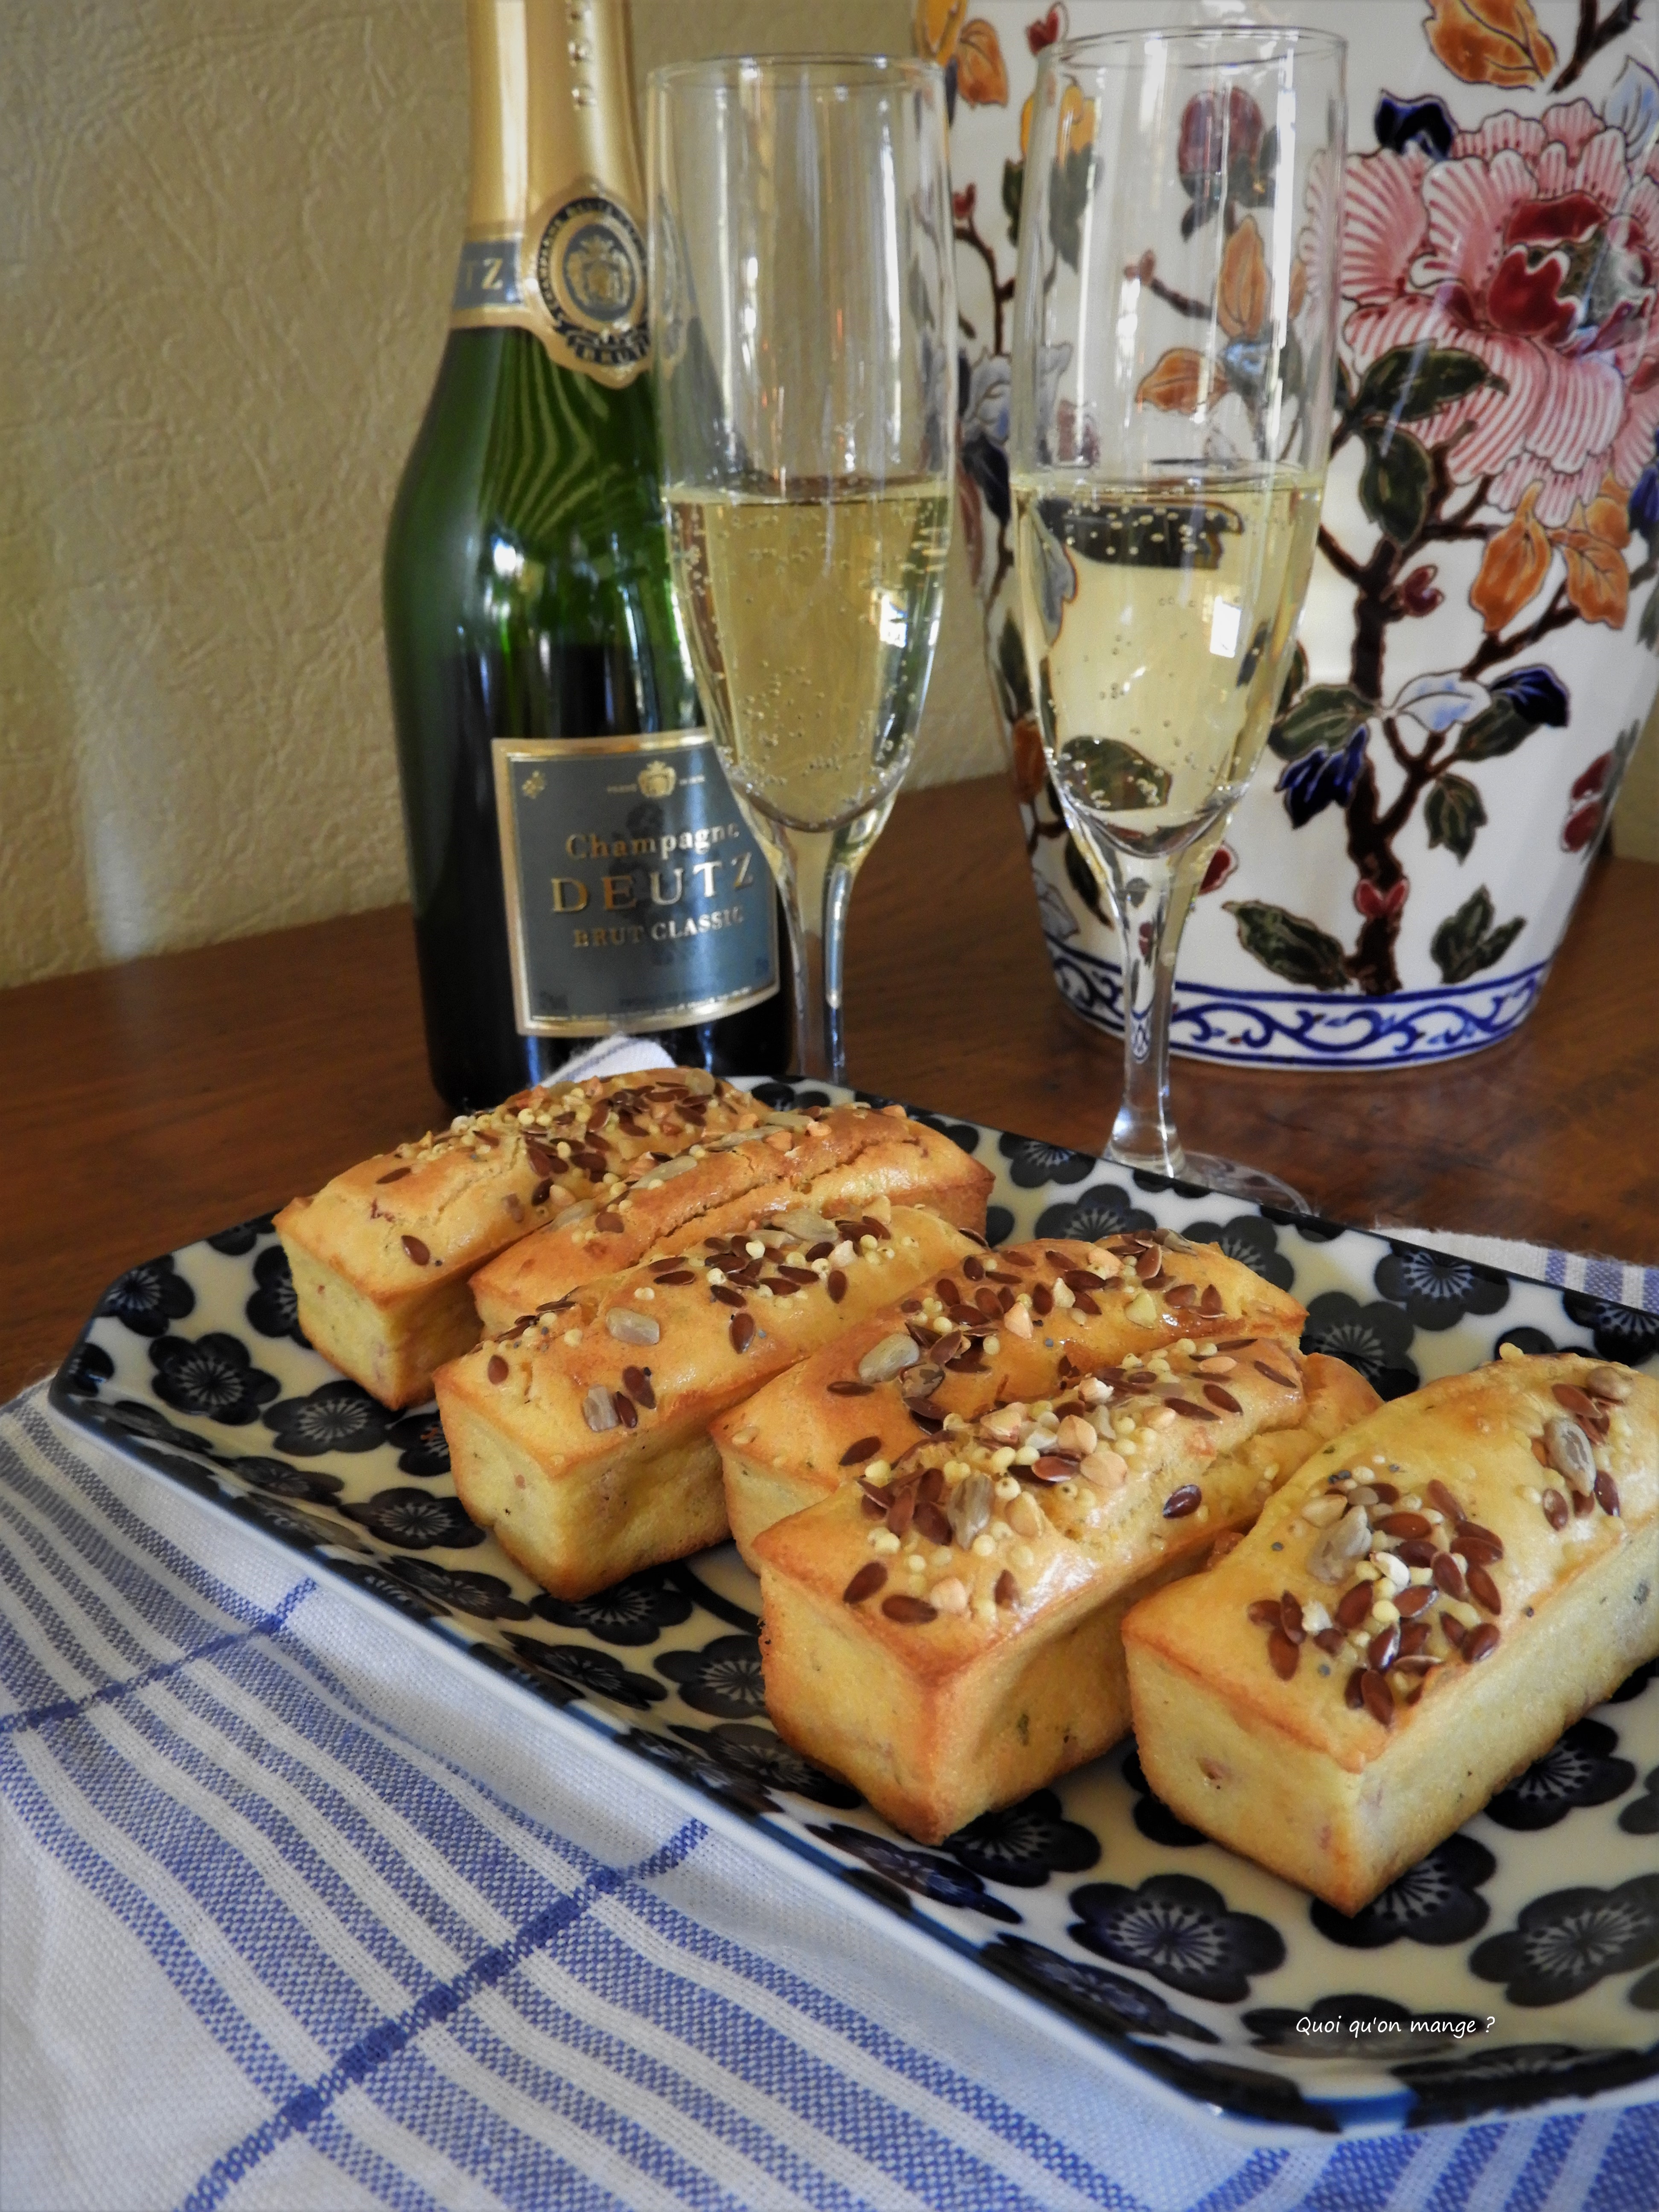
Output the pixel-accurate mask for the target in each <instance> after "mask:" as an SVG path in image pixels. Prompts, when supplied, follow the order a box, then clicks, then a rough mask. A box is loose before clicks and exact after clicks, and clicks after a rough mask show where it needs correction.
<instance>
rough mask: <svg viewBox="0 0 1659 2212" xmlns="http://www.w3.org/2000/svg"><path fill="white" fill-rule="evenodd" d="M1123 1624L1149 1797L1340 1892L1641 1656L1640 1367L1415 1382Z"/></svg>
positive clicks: (1458, 1806) (1496, 1775)
mask: <svg viewBox="0 0 1659 2212" xmlns="http://www.w3.org/2000/svg"><path fill="white" fill-rule="evenodd" d="M1124 1638H1125V1642H1126V1644H1127V1650H1128V1655H1129V1680H1130V1686H1131V1690H1132V1692H1133V1700H1134V1725H1135V1735H1136V1739H1137V1741H1138V1743H1139V1750H1140V1759H1141V1764H1142V1765H1143V1766H1144V1767H1145V1769H1146V1776H1147V1778H1148V1780H1149V1781H1150V1782H1151V1784H1152V1787H1153V1789H1154V1790H1157V1792H1158V1795H1159V1796H1160V1797H1162V1798H1163V1799H1164V1802H1166V1803H1167V1804H1168V1805H1170V1807H1171V1808H1173V1809H1174V1811H1175V1812H1176V1814H1179V1815H1180V1817H1181V1818H1182V1820H1189V1821H1191V1822H1192V1824H1193V1825H1194V1826H1195V1827H1199V1828H1202V1829H1203V1830H1204V1832H1206V1834H1207V1835H1210V1836H1213V1837H1214V1838H1216V1839H1217V1840H1218V1842H1220V1843H1225V1844H1229V1845H1230V1846H1231V1848H1232V1849H1233V1850H1237V1851H1242V1852H1243V1853H1244V1854H1245V1855H1246V1856H1247V1857H1250V1858H1254V1859H1258V1860H1260V1861H1261V1863H1262V1864H1263V1865H1264V1866H1267V1867H1271V1868H1272V1869H1273V1870H1274V1872H1275V1873H1278V1874H1281V1875H1284V1876H1285V1878H1286V1880H1288V1881H1293V1882H1296V1883H1297V1884H1299V1885H1300V1887H1303V1888H1304V1889H1309V1890H1312V1891H1313V1892H1314V1893H1315V1894H1316V1895H1317V1896H1319V1897H1322V1898H1324V1899H1327V1901H1328V1903H1330V1904H1332V1905H1335V1906H1336V1907H1337V1909H1338V1910H1339V1911H1343V1912H1350V1913H1352V1912H1357V1911H1358V1910H1359V1909H1360V1907H1361V1906H1362V1905H1365V1904H1366V1903H1368V1902H1369V1900H1370V1899H1371V1898H1373V1897H1375V1896H1376V1893H1377V1892H1378V1891H1379V1890H1381V1889H1383V1887H1385V1886H1386V1885H1387V1884H1388V1883H1389V1882H1390V1881H1393V1880H1394V1878H1395V1875H1398V1874H1400V1873H1401V1870H1402V1869H1405V1868H1407V1867H1409V1866H1412V1865H1413V1864H1414V1863H1416V1862H1417V1861H1418V1860H1419V1859H1420V1858H1421V1857H1423V1855H1424V1854H1425V1852H1426V1851H1428V1850H1431V1849H1432V1848H1433V1846H1434V1845H1435V1844H1437V1843H1438V1842H1440V1841H1441V1839H1442V1838H1443V1837H1445V1836H1448V1835H1449V1834H1450V1833H1451V1832H1452V1831H1453V1830H1454V1829H1455V1828H1456V1827H1458V1826H1461V1825H1462V1822H1464V1821H1465V1820H1468V1819H1469V1818H1470V1817H1471V1815H1472V1814H1475V1813H1478V1812H1479V1811H1480V1808H1481V1807H1482V1806H1483V1805H1484V1804H1485V1803H1486V1800H1487V1799H1488V1797H1490V1796H1491V1795H1492V1792H1493V1791H1494V1790H1498V1789H1499V1788H1501V1787H1502V1786H1503V1784H1504V1783H1505V1782H1506V1781H1508V1780H1509V1779H1510V1777H1511V1776H1512V1775H1515V1774H1516V1773H1519V1772H1520V1771H1522V1769H1523V1768H1524V1767H1526V1766H1528V1765H1530V1763H1531V1762H1532V1761H1533V1760H1534V1759H1536V1758H1538V1757H1539V1755H1540V1754H1541V1753H1543V1752H1545V1751H1547V1749H1548V1748H1549V1747H1550V1746H1551V1745H1552V1744H1553V1742H1554V1741H1556V1739H1557V1737H1558V1736H1559V1735H1560V1733H1561V1731H1562V1729H1565V1728H1566V1727H1567V1726H1569V1725H1570V1724H1571V1723H1572V1722H1573V1721H1575V1720H1577V1717H1579V1715H1580V1714H1581V1713H1583V1711H1585V1710H1586V1708H1587V1707H1589V1706H1590V1705H1595V1704H1596V1703H1597V1702H1598V1701H1599V1700H1600V1699H1603V1698H1605V1697H1606V1696H1607V1694H1608V1692H1610V1691H1611V1690H1613V1689H1614V1688H1615V1687H1616V1686H1618V1684H1619V1683H1620V1681H1621V1680H1623V1679H1624V1677H1625V1676H1626V1674H1628V1673H1629V1672H1630V1670H1631V1669H1632V1668H1633V1667H1635V1666H1638V1664H1640V1663H1641V1662H1643V1661H1644V1660H1645V1659H1649V1658H1651V1657H1652V1656H1654V1655H1655V1654H1656V1652H1659V1384H1656V1383H1654V1382H1653V1381H1652V1380H1650V1378H1648V1377H1646V1376H1639V1375H1636V1374H1632V1372H1631V1371H1630V1370H1628V1369H1626V1368H1620V1367H1613V1366H1608V1365H1605V1364H1598V1363H1596V1362H1595V1361H1594V1360H1592V1359H1589V1358H1579V1357H1576V1356H1573V1355H1571V1354H1561V1355H1559V1356H1551V1357H1547V1358H1522V1357H1520V1356H1519V1355H1518V1354H1517V1355H1516V1356H1515V1357H1513V1358H1510V1357H1508V1356H1506V1357H1505V1358H1504V1359H1502V1360H1500V1361H1498V1362H1497V1363H1495V1364H1492V1366H1489V1367H1483V1368H1480V1369H1478V1370H1476V1371H1475V1372H1474V1374H1472V1375H1459V1376H1449V1377H1448V1378H1446V1379H1445V1380H1443V1381H1441V1382H1437V1383H1430V1384H1429V1385H1428V1386H1427V1388H1426V1389H1422V1390H1419V1391H1418V1392H1417V1393H1415V1395H1413V1396H1412V1397H1409V1398H1401V1399H1397V1400H1396V1401H1395V1402H1394V1403H1393V1404H1391V1405H1389V1406H1385V1407H1383V1409H1382V1410H1381V1411H1380V1412H1378V1413H1374V1414H1373V1415H1372V1416H1371V1417H1370V1419H1368V1420H1365V1421H1364V1422H1362V1423H1361V1424H1360V1425H1359V1426H1358V1427H1357V1428H1354V1429H1352V1430H1350V1431H1348V1432H1347V1433H1346V1435H1344V1436H1342V1437H1340V1438H1338V1439H1337V1440H1336V1441H1335V1442H1334V1443H1332V1444H1330V1445H1328V1447H1326V1448H1325V1449H1322V1450H1321V1451H1320V1452H1319V1453H1318V1454H1317V1455H1316V1457H1315V1459H1314V1460H1313V1461H1312V1462H1310V1464H1309V1465H1307V1466H1306V1467H1304V1468H1303V1469H1302V1470H1301V1472H1300V1473H1299V1474H1297V1476H1295V1477H1294V1478H1293V1479H1292V1480H1291V1482H1289V1483H1288V1484H1287V1485H1286V1486H1285V1488H1284V1489H1283V1490H1281V1491H1280V1492H1279V1494H1278V1495H1277V1496H1276V1497H1274V1498H1273V1500H1272V1501H1271V1503H1270V1504H1268V1505H1267V1509H1266V1510H1265V1511H1264V1512H1263V1514H1262V1516H1261V1520H1260V1521H1259V1522H1257V1524H1256V1526H1255V1529H1254V1530H1253V1531H1252V1532H1251V1534H1249V1536H1247V1537H1246V1538H1245V1539H1244V1541H1243V1543H1241V1544H1240V1545H1239V1546H1238V1547H1237V1549H1236V1550H1235V1551H1233V1552H1232V1553H1230V1555H1229V1556H1228V1557H1227V1558H1226V1559H1223V1560H1222V1561H1221V1562H1220V1563H1219V1564H1218V1565H1217V1566H1216V1567H1215V1568H1214V1569H1213V1570H1212V1571H1211V1572H1210V1573H1209V1574H1207V1575H1205V1576H1202V1577H1199V1578H1198V1579H1197V1580H1196V1581H1194V1582H1193V1583H1190V1584H1186V1585H1182V1587H1180V1588H1178V1589H1169V1590H1163V1591H1160V1592H1159V1593H1158V1595H1156V1596H1155V1597H1152V1598H1149V1599H1148V1600H1147V1601H1146V1603H1145V1604H1144V1605H1141V1606H1139V1607H1137V1608H1136V1609H1135V1611H1134V1612H1133V1613H1132V1614H1131V1615H1130V1616H1129V1618H1128V1620H1127V1622H1126V1624H1125V1627H1124Z"/></svg>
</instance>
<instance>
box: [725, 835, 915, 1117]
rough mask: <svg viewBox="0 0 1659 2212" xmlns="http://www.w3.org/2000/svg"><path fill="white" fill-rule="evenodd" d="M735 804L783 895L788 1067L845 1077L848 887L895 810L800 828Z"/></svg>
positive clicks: (827, 1078) (825, 1078)
mask: <svg viewBox="0 0 1659 2212" xmlns="http://www.w3.org/2000/svg"><path fill="white" fill-rule="evenodd" d="M738 805H739V806H740V807H741V808H742V810H743V813H744V818H745V819H746V820H747V822H748V823H749V826H750V829H752V830H753V831H754V833H755V836H756V838H757V841H758V842H759V844H760V846H761V848H762V849H763V852H764V853H765V854H766V858H767V862H768V865H769V866H770V868H771V871H772V873H773V875H774V876H775V878H777V883H778V888H779V889H780V890H781V892H782V893H783V911H784V915H785V918H786V920H787V922H788V925H789V949H790V951H791V953H792V954H793V964H794V973H795V1042H794V1052H793V1064H792V1066H791V1070H790V1072H791V1073H792V1074H793V1075H796V1076H811V1077H815V1078H817V1079H818V1080H819V1081H821V1082H829V1083H845V1082H846V1080H847V1048H846V1044H845V1041H844V1039H843V1037H842V956H843V951H844V948H845V945H846V941H847V909H848V905H849V904H850V903H851V901H852V896H853V885H854V882H855V881H856V879H857V877H858V872H859V870H860V867H862V866H863V865H864V860H865V856H866V854H867V853H868V852H869V850H870V848H871V847H872V845H873V844H874V843H875V842H876V839H877V838H878V836H880V834H881V831H882V829H883V828H884V825H885V823H886V820H887V817H888V815H889V814H890V812H891V811H892V806H893V801H892V799H891V798H890V797H889V798H886V799H882V800H880V801H879V802H878V804H877V805H874V806H872V807H869V808H867V809H866V811H864V812H863V813H861V814H857V815H854V817H853V819H852V820H851V821H850V822H843V823H838V824H837V825H836V827H835V828H834V829H794V828H793V827H791V826H790V825H788V824H787V823H781V822H775V821H772V820H771V819H769V817H767V816H766V815H763V813H761V811H760V810H759V809H758V808H757V807H754V806H751V805H746V804H745V803H744V801H743V800H742V799H739V800H738Z"/></svg>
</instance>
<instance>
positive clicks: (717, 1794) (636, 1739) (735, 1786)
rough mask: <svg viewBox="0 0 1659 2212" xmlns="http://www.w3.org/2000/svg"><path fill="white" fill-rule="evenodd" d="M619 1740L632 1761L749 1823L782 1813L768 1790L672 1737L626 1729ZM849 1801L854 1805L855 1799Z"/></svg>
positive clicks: (759, 1732)
mask: <svg viewBox="0 0 1659 2212" xmlns="http://www.w3.org/2000/svg"><path fill="white" fill-rule="evenodd" d="M720 1725H721V1726H722V1727H723V1728H740V1727H743V1726H744V1725H745V1723H743V1722H733V1721H723V1722H722V1723H720ZM767 1732H768V1731H766V1730H764V1729H756V1730H755V1733H756V1734H757V1735H764V1734H766V1733H767ZM684 1733H685V1734H687V1735H692V1736H696V1737H698V1738H699V1739H701V1737H702V1735H703V1734H704V1731H702V1730H701V1729H687V1730H685V1731H684ZM707 1733H708V1735H713V1734H714V1730H713V1729H709V1730H708V1731H707ZM620 1741H621V1743H622V1746H623V1749H624V1750H626V1751H631V1752H632V1753H633V1754H634V1756H635V1758H636V1759H644V1760H645V1762H646V1764H647V1765H648V1766H660V1767H662V1768H664V1769H665V1770H666V1771H667V1772H668V1773H670V1774H671V1775H673V1776H674V1777H675V1778H676V1779H677V1780H678V1781H681V1782H685V1783H689V1784H690V1786H691V1787H692V1788H693V1789H694V1790H702V1791H704V1792H705V1793H706V1794H707V1795H708V1796H710V1797H713V1798H714V1799H716V1800H717V1801H718V1802H720V1804H722V1805H729V1806H730V1807H731V1808H732V1810H733V1811H734V1812H738V1813H743V1814H747V1815H748V1816H749V1817H750V1819H751V1820H755V1819H758V1818H759V1816H760V1815H761V1814H763V1813H777V1812H781V1810H782V1808H781V1806H780V1805H779V1803H778V1801H777V1799H776V1798H775V1796H773V1795H772V1793H771V1791H770V1790H767V1789H764V1788H763V1787H762V1786H761V1785H760V1784H758V1783H755V1782H751V1781H749V1780H746V1779H744V1778H742V1777H740V1776H734V1775H732V1774H728V1773H727V1772H726V1769H725V1767H724V1766H723V1765H721V1764H720V1762H719V1761H718V1760H717V1759H715V1758H714V1756H713V1754H712V1753H707V1754H705V1753H701V1752H699V1751H698V1750H697V1749H696V1747H695V1746H694V1745H692V1744H689V1743H678V1742H677V1741H675V1739H674V1738H673V1737H672V1736H671V1735H653V1734H652V1733H651V1731H650V1730H648V1729H629V1730H628V1731H627V1733H626V1734H625V1735H623V1736H622V1737H621V1738H620ZM853 1802H854V1804H856V1803H857V1802H858V1800H857V1798H856V1797H854V1800H853Z"/></svg>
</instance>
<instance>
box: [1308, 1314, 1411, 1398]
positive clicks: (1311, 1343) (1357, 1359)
mask: <svg viewBox="0 0 1659 2212" xmlns="http://www.w3.org/2000/svg"><path fill="white" fill-rule="evenodd" d="M1415 1334H1417V1332H1416V1329H1415V1328H1413V1324H1412V1320H1411V1316H1409V1315H1408V1314H1406V1313H1403V1312H1401V1309H1400V1308H1399V1307H1398V1306H1396V1305H1389V1304H1387V1303H1386V1302H1385V1301H1383V1300H1381V1299H1379V1300H1378V1301H1377V1302H1376V1304H1374V1305H1364V1306H1362V1305H1361V1304H1360V1303H1359V1301H1358V1298H1352V1297H1349V1296H1348V1293H1347V1292H1346V1291H1321V1292H1320V1294H1319V1296H1318V1297H1316V1298H1315V1299H1314V1300H1313V1302H1312V1303H1311V1304H1310V1306H1309V1308H1308V1325H1307V1327H1306V1328H1304V1330H1303V1332H1302V1349H1303V1350H1304V1352H1329V1353H1331V1354H1332V1355H1333V1356H1334V1358H1338V1359H1346V1361H1347V1363H1348V1364H1349V1366H1350V1367H1357V1368H1358V1370H1359V1371H1360V1373H1361V1374H1362V1375H1364V1377H1365V1380H1366V1381H1367V1382H1368V1383H1370V1386H1371V1388H1372V1389H1374V1390H1375V1391H1376V1395H1377V1396H1378V1397H1379V1398H1404V1397H1407V1396H1409V1395H1410V1394H1411V1393H1412V1391H1413V1390H1415V1389H1417V1387H1418V1384H1419V1381H1420V1380H1421V1377H1420V1376H1419V1374H1418V1371H1417V1366H1416V1363H1415V1362H1414V1361H1413V1358H1412V1357H1411V1347H1412V1339H1413V1337H1414V1336H1415Z"/></svg>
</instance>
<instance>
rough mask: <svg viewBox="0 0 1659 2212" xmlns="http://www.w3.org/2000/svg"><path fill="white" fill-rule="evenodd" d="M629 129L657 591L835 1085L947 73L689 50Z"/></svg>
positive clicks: (950, 412)
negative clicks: (644, 219)
mask: <svg viewBox="0 0 1659 2212" xmlns="http://www.w3.org/2000/svg"><path fill="white" fill-rule="evenodd" d="M648 127H649V135H650V184H649V197H650V202H651V291H652V301H651V313H652V320H653V325H654V328H655V334H656V343H655V356H654V364H653V377H654V380H655V387H656V398H657V409H658V415H659V422H660V424H661V429H662V447H663V465H664V479H665V498H666V503H667V507H668V516H669V532H670V545H671V553H672V558H673V568H674V588H675V595H676V599H677V601H678V607H679V611H680V616H681V619H682V621H683V623H684V628H685V631H686V634H687V636H688V639H689V641H690V649H691V656H692V661H693V665H694V666H695V668H696V673H697V682H698V686H699V688H700V690H701V691H702V698H703V703H704V708H705V711H706V712H707V714H708V717H709V722H710V726H711V727H712V729H713V731H714V739H715V743H716V744H717V745H718V746H719V748H720V757H721V759H722V761H723V763H724V764H725V767H726V775H727V777H728V779H729V780H730V782H731V784H732V790H733V792H734V793H735V794H736V797H737V800H738V805H739V806H740V807H741V808H742V810H743V812H744V817H745V818H746V820H747V821H748V823H749V825H750V829H752V830H753V832H754V834H755V836H756V838H757V841H758V842H759V843H760V845H761V847H762V849H763V851H764V853H765V854H766V856H767V859H768V860H769V863H770V865H771V867H772V871H773V873H774V874H775V877H776V878H777V881H778V884H779V887H780V889H781V891H782V893H783V900H784V908H785V912H786V914H787V917H788V924H789V933H790V941H791V949H792V951H793V955H794V961H793V966H794V977H795V1046H794V1068H795V1072H796V1073H798V1074H801V1075H809V1076H828V1077H830V1078H832V1079H836V1080H841V1079H842V1078H843V1076H844V1073H845V1055H844V1048H843V1042H842V939H843V934H844V931H845V927H846V920H847V908H848V900H849V898H850V896H851V894H852V889H853V882H854V877H855V876H856V875H857V872H858V870H859V868H860V865H861V864H862V862H863V860H864V859H865V856H866V854H868V852H869V851H870V848H871V847H872V845H873V844H874V842H875V841H876V839H877V837H878V836H879V835H880V834H881V831H882V829H883V828H884V825H885V823H886V820H887V817H888V815H889V813H890V811H891V810H892V805H893V800H894V798H895V797H896V793H897V791H898V787H899V785H900V784H901V782H902V781H903V778H904V773H905V770H906V769H907V768H908V766H909V763H910V757H911V754H912V751H913V750H914V749H915V735H916V725H917V723H918V721H919V720H920V719H921V708H922V702H923V699H924V698H925V696H926V695H927V678H928V676H929V673H930V671H931V670H932V667H933V646H934V641H935V639H936V637H937V635H938V630H939V605H940V600H941V597H942V594H943V591H944V583H945V553H946V550H947V548H948V545H949V541H950V527H951V525H950V491H951V486H950V470H951V452H952V448H953V445H954V437H955V415H954V409H955V376H954V368H953V362H954V343H955V337H954V330H955V321H956V295H955V289H954V283H953V277H952V270H951V250H952V248H951V195H950V171H949V163H948V157H947V155H946V150H945V84H944V79H943V77H942V76H941V75H940V73H939V70H937V69H935V68H934V67H933V66H932V65H931V64H926V63H920V62H912V61H908V60H894V59H883V58H854V57H845V56H836V55H826V56H821V57H811V58H806V57H781V58H769V59H766V60H751V59H746V58H735V59H729V60H720V61H713V62H706V63H693V64H686V65H684V66H680V67H675V68H670V69H665V70H657V71H656V72H655V73H654V74H653V77H652V79H651V87H650V116H649V126H648Z"/></svg>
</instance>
